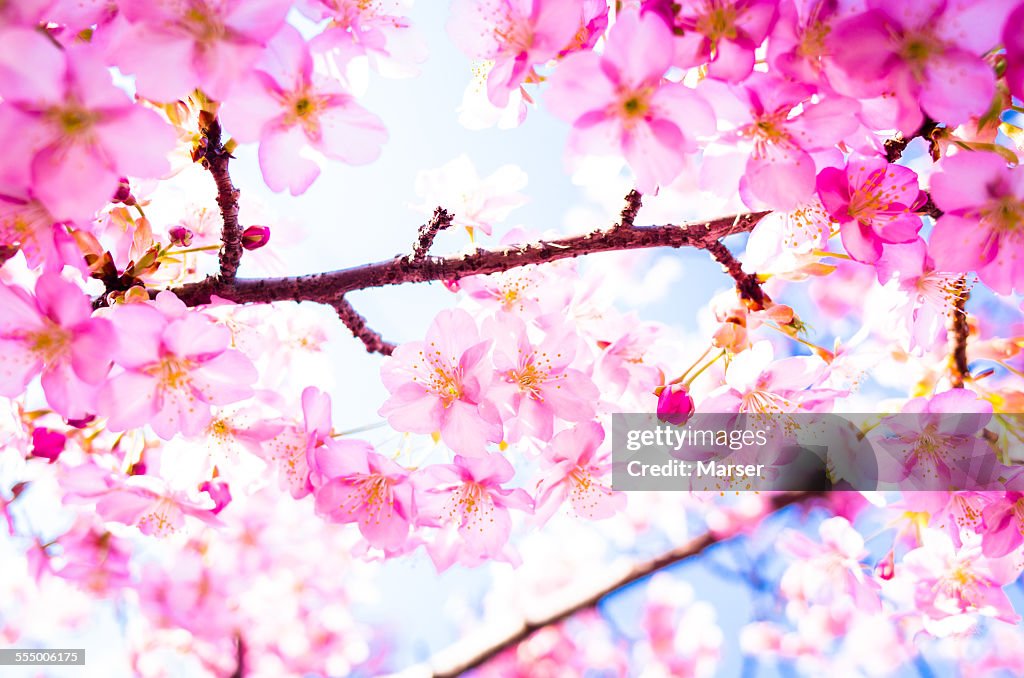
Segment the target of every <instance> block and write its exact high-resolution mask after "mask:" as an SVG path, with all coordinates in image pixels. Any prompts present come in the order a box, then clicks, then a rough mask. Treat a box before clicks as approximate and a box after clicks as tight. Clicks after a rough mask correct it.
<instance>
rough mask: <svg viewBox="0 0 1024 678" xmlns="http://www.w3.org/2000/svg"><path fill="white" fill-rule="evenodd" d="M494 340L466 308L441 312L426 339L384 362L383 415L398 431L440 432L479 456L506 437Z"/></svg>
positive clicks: (402, 348) (460, 448)
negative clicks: (494, 387) (492, 359)
mask: <svg viewBox="0 0 1024 678" xmlns="http://www.w3.org/2000/svg"><path fill="white" fill-rule="evenodd" d="M490 346H491V341H490V340H489V339H487V340H481V339H480V332H479V330H478V329H477V326H476V321H474V320H473V318H472V317H471V316H470V315H469V314H468V313H466V312H465V311H463V310H461V309H453V310H450V311H441V313H439V314H438V315H437V318H435V319H434V322H433V323H431V325H430V328H429V329H428V330H427V336H426V341H416V342H410V343H407V344H402V345H401V346H399V347H398V348H397V349H395V352H394V354H393V355H392V356H391V357H390V358H388V359H387V360H385V361H384V364H383V365H382V366H381V378H382V379H383V381H384V386H386V387H387V389H388V390H389V391H390V392H391V397H390V398H389V399H388V400H387V402H385V403H384V405H383V406H382V407H381V408H380V415H381V416H382V417H386V418H387V420H388V423H389V424H391V426H392V427H393V428H395V429H396V430H398V431H409V432H412V433H434V432H438V431H440V433H441V439H442V440H443V441H444V443H445V444H446V445H447V446H448V447H450V448H451V449H452V450H454V451H455V452H456V453H458V454H462V455H465V456H471V457H479V456H482V455H483V454H485V448H486V446H487V443H489V442H491V443H497V442H499V441H501V436H502V427H501V416H500V414H499V413H498V409H497V408H496V407H495V405H494V403H493V401H492V399H491V396H490V393H489V388H490V384H491V379H492V378H493V370H492V368H491V366H490V364H489V361H487V360H486V359H485V358H486V355H487V351H488V349H489V348H490Z"/></svg>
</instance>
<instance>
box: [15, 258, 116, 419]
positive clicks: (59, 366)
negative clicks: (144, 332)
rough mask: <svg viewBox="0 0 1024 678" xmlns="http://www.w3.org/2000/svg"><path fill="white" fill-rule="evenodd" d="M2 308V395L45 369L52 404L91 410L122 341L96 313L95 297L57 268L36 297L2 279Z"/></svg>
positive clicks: (68, 411)
mask: <svg viewBox="0 0 1024 678" xmlns="http://www.w3.org/2000/svg"><path fill="white" fill-rule="evenodd" d="M0 307H2V308H3V314H2V315H0V395H3V396H7V397H13V396H16V395H18V394H19V393H21V392H22V391H23V390H24V388H25V386H26V385H27V384H28V382H29V381H30V380H31V379H32V378H33V377H35V376H36V375H37V374H40V373H41V374H42V379H41V381H42V385H43V392H44V393H45V394H46V399H47V401H48V402H49V403H50V407H52V408H53V409H54V410H55V411H57V412H59V413H60V414H61V415H63V416H65V417H70V418H81V417H84V416H87V415H88V414H90V413H91V412H92V408H93V406H94V405H95V402H94V401H95V395H96V389H97V387H98V386H99V384H101V383H102V382H103V379H104V378H105V377H106V376H107V372H108V371H109V370H110V362H111V358H112V356H113V353H114V349H115V347H116V345H117V335H116V334H115V330H114V327H113V326H112V325H111V323H110V321H109V320H105V319H102V318H93V317H92V305H91V303H90V301H89V297H87V296H86V295H85V294H84V293H83V292H82V291H81V290H80V289H79V288H78V286H77V285H75V284H74V283H71V282H68V281H67V280H64V279H63V278H61V277H60V276H59V275H57V274H56V273H44V274H43V275H42V276H40V277H39V279H38V280H37V282H36V289H35V296H32V295H30V294H28V293H27V292H25V291H24V290H22V289H21V288H20V287H15V286H11V285H5V284H3V283H0Z"/></svg>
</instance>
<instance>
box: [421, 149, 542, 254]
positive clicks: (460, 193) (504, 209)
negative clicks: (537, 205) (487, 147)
mask: <svg viewBox="0 0 1024 678" xmlns="http://www.w3.org/2000/svg"><path fill="white" fill-rule="evenodd" d="M526 182H527V176H526V173H525V172H524V171H523V170H522V169H521V168H520V167H519V166H517V165H502V166H501V167H499V168H498V169H496V170H495V171H494V172H493V173H491V174H489V175H488V176H487V177H484V178H481V177H480V176H479V175H478V174H477V171H476V167H475V166H474V165H473V161H472V160H470V158H469V156H468V155H466V154H462V155H460V156H459V157H457V158H454V159H453V160H451V161H449V162H447V163H445V164H444V165H442V166H441V167H438V168H437V169H434V170H428V171H424V172H420V173H419V174H417V175H416V195H417V196H418V197H419V198H421V199H422V200H423V202H422V203H421V204H419V205H417V206H416V210H417V211H419V212H421V213H423V214H424V215H428V216H429V215H431V214H433V212H434V209H435V208H436V207H437V206H438V205H443V206H444V207H445V209H447V210H449V211H450V212H452V214H454V219H453V220H452V224H453V225H455V226H462V227H463V228H465V229H466V230H467V231H469V234H470V235H471V236H472V235H473V234H474V232H475V231H476V230H477V229H479V230H480V231H481V232H483V233H485V234H487V235H490V234H491V233H492V232H493V230H494V227H495V226H496V225H497V224H499V223H501V222H502V221H504V220H505V219H506V218H508V216H509V214H510V213H511V212H512V211H513V210H514V209H515V208H517V207H520V206H522V205H524V204H525V203H526V200H527V198H526V196H525V195H523V194H522V193H520V191H521V190H522V189H524V188H526Z"/></svg>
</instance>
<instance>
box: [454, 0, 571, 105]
mask: <svg viewBox="0 0 1024 678" xmlns="http://www.w3.org/2000/svg"><path fill="white" fill-rule="evenodd" d="M582 25H583V4H582V2H581V0H484V1H482V2H481V1H479V0H455V1H454V2H453V3H452V6H451V17H450V19H449V20H448V34H449V35H450V36H451V38H452V40H453V41H454V42H455V44H456V45H458V46H459V47H460V48H461V49H462V51H463V52H465V53H466V54H467V55H469V56H470V57H471V58H474V59H487V60H489V61H492V62H493V65H492V66H491V69H490V72H489V73H488V75H487V97H488V99H490V101H491V103H493V104H494V105H495V106H499V107H503V106H505V105H506V104H507V103H508V99H509V94H510V93H511V92H514V91H516V90H518V89H519V88H520V86H521V85H522V84H523V83H524V82H528V81H529V79H530V78H531V77H533V76H534V71H533V69H534V67H535V66H539V65H543V64H545V63H547V62H548V61H550V60H551V59H554V58H555V57H556V56H558V55H559V54H560V53H561V52H562V51H563V50H564V49H565V48H567V47H568V46H569V45H570V43H572V41H573V39H574V38H575V36H576V33H577V31H579V30H580V28H581V27H582Z"/></svg>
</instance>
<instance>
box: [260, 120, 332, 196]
mask: <svg viewBox="0 0 1024 678" xmlns="http://www.w3.org/2000/svg"><path fill="white" fill-rule="evenodd" d="M308 143H309V142H308V140H307V139H306V135H305V133H304V132H303V131H302V128H301V127H299V126H298V125H295V126H292V127H288V128H284V127H279V126H271V127H268V128H264V131H263V136H262V137H261V138H260V150H259V158H260V169H261V170H263V179H264V181H266V182H267V186H269V187H270V190H272V191H283V190H285V189H288V191H289V192H290V193H291V194H292V195H299V194H301V193H305V191H306V189H307V188H309V186H310V184H312V183H313V180H314V179H316V178H317V176H318V175H319V174H320V168H319V167H317V164H316V163H315V162H313V161H312V160H309V159H307V158H304V157H302V156H301V155H300V154H299V152H300V151H301V150H302V148H303V147H305V146H306V145H307V144H308Z"/></svg>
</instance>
